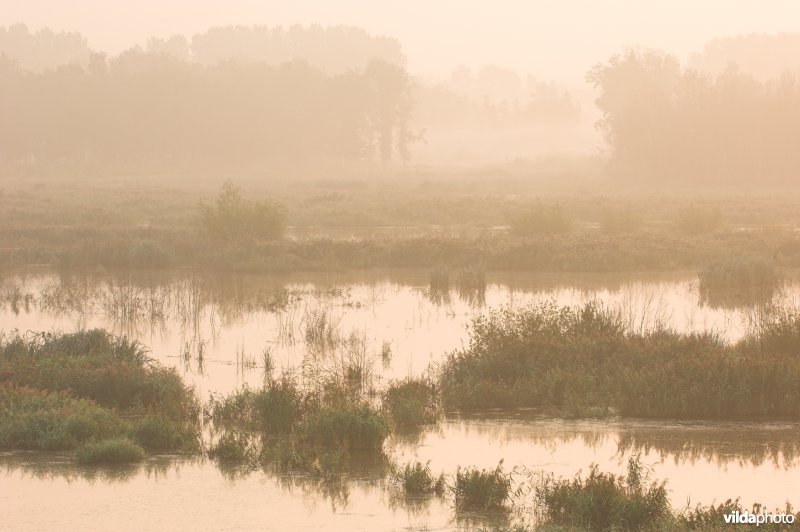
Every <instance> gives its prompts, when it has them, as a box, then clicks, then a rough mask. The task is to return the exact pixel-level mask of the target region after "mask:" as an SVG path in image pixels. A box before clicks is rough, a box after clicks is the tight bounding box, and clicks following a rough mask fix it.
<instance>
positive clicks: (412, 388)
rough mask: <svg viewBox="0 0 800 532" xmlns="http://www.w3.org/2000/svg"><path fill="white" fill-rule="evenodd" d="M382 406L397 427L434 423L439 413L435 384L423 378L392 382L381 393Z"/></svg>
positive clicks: (439, 407) (439, 406)
mask: <svg viewBox="0 0 800 532" xmlns="http://www.w3.org/2000/svg"><path fill="white" fill-rule="evenodd" d="M383 408H384V410H385V411H386V412H387V413H388V414H389V417H390V419H391V420H392V421H393V422H394V423H395V425H396V426H398V427H419V426H420V425H428V424H432V423H436V421H437V420H438V419H439V416H440V414H441V405H440V402H439V395H438V393H437V391H436V387H435V385H434V384H433V383H431V382H428V381H426V380H423V379H407V380H405V381H401V382H395V383H392V384H391V385H390V386H389V387H388V389H387V390H386V391H385V392H384V394H383Z"/></svg>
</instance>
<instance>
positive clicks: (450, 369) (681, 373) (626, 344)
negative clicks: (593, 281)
mask: <svg viewBox="0 0 800 532" xmlns="http://www.w3.org/2000/svg"><path fill="white" fill-rule="evenodd" d="M798 330H800V327H798V326H797V325H796V324H795V322H794V320H792V319H789V318H787V319H785V320H783V321H777V322H776V325H775V326H774V327H772V328H766V329H764V330H763V331H762V332H756V333H754V334H753V335H750V336H748V337H746V338H744V339H742V340H741V341H739V342H736V343H734V344H729V343H726V342H724V341H722V340H721V339H720V337H719V336H717V335H715V334H713V333H678V332H675V331H671V330H668V329H664V328H654V329H649V330H648V329H642V330H640V329H635V330H632V329H630V328H628V326H626V325H625V323H624V321H623V320H622V319H621V316H620V315H619V313H617V312H613V311H610V310H608V309H605V308H603V307H602V306H601V305H598V304H596V303H589V304H586V305H584V306H581V307H575V308H572V307H559V306H557V305H555V303H553V302H550V303H542V304H534V305H531V306H529V307H527V308H522V309H511V308H507V307H506V308H501V309H499V310H495V311H492V312H490V313H489V314H488V315H486V316H481V317H478V318H476V319H475V320H474V322H473V325H472V330H471V338H470V344H469V346H468V347H466V348H464V349H460V350H457V351H455V352H453V353H451V354H450V355H449V356H448V357H447V359H446V360H445V362H444V363H443V364H442V366H441V367H440V371H439V383H438V384H439V385H440V387H441V391H442V397H443V401H444V404H445V406H446V407H447V408H457V409H461V410H474V409H483V408H497V407H506V408H507V407H511V408H514V407H540V408H545V409H551V410H554V411H555V412H557V413H560V414H564V413H569V414H570V415H571V416H576V415H581V414H582V413H583V415H592V416H594V415H596V413H597V412H600V411H609V412H616V413H618V414H621V415H631V416H639V417H660V418H663V417H672V418H684V419H686V418H689V419H692V418H694V419H742V418H764V417H770V418H795V417H797V416H798V415H800V406H798V404H797V402H796V401H794V400H793V399H792V398H794V397H798V396H800V358H798V357H797V356H796V353H795V352H794V351H792V350H793V349H794V347H793V346H795V345H800V340H798V339H797V336H800V335H798V334H797V331H798ZM762 335H763V336H762ZM762 338H763V340H764V341H763V342H762V341H761V339H762Z"/></svg>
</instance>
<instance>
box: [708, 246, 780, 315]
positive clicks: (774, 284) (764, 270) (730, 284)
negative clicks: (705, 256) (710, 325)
mask: <svg viewBox="0 0 800 532" xmlns="http://www.w3.org/2000/svg"><path fill="white" fill-rule="evenodd" d="M698 278H699V287H700V301H701V302H702V303H705V304H708V305H709V306H712V307H734V308H736V307H739V306H752V305H756V304H766V303H768V302H769V301H770V300H771V299H772V298H773V295H774V294H775V292H776V291H777V290H778V289H779V288H780V286H781V284H782V282H783V278H782V276H781V274H780V273H779V272H778V270H777V269H776V268H775V264H774V262H773V261H771V260H768V259H766V258H763V257H735V258H729V259H726V260H721V261H717V262H714V263H712V264H710V265H709V266H707V267H706V268H705V269H703V270H702V271H700V272H699V274H698Z"/></svg>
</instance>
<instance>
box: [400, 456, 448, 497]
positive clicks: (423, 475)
mask: <svg viewBox="0 0 800 532" xmlns="http://www.w3.org/2000/svg"><path fill="white" fill-rule="evenodd" d="M389 482H390V484H391V485H393V486H395V487H396V488H397V489H399V490H401V491H402V492H403V494H404V495H405V496H407V497H425V496H429V495H439V496H441V495H444V489H445V480H444V473H441V474H440V475H439V476H438V477H437V476H435V475H434V474H433V472H432V471H431V467H430V462H428V463H425V464H423V463H422V462H415V463H413V464H410V463H409V464H406V465H405V466H403V467H399V466H398V465H396V464H392V466H391V468H390V469H389Z"/></svg>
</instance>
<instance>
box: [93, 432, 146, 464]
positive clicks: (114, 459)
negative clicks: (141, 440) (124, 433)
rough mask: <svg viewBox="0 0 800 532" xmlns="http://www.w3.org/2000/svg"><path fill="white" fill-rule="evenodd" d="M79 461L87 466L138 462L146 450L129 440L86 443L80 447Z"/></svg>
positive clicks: (120, 439) (116, 439) (119, 439)
mask: <svg viewBox="0 0 800 532" xmlns="http://www.w3.org/2000/svg"><path fill="white" fill-rule="evenodd" d="M77 456H78V461H79V462H81V463H86V464H99V463H104V464H121V463H129V462H138V461H139V460H142V459H143V458H144V449H142V448H141V447H140V446H138V445H136V444H135V443H133V442H132V441H131V440H129V439H127V438H115V439H109V440H100V441H97V442H88V443H84V444H83V445H81V446H80V447H78V453H77Z"/></svg>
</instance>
